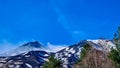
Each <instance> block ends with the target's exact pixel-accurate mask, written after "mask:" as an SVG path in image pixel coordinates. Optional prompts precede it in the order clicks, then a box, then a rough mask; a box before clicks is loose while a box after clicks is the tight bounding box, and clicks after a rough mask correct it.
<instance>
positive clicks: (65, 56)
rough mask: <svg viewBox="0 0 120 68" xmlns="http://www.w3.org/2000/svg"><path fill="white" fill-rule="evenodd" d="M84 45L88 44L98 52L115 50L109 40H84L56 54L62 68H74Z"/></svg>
mask: <svg viewBox="0 0 120 68" xmlns="http://www.w3.org/2000/svg"><path fill="white" fill-rule="evenodd" d="M85 44H89V45H90V46H91V47H92V48H93V49H95V50H98V51H105V52H106V53H107V52H109V51H110V49H111V48H115V45H114V44H113V43H112V42H111V41H109V40H84V41H80V42H79V43H77V44H74V45H71V46H69V47H67V48H65V49H63V50H60V51H58V52H57V53H56V58H58V59H61V61H62V63H63V68H74V67H73V64H75V63H76V62H77V61H78V60H79V59H81V58H80V56H81V52H82V50H83V47H84V45H85Z"/></svg>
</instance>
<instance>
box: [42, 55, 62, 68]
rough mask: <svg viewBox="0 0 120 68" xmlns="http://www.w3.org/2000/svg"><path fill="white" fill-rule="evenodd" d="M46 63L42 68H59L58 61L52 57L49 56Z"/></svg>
mask: <svg viewBox="0 0 120 68" xmlns="http://www.w3.org/2000/svg"><path fill="white" fill-rule="evenodd" d="M48 60H49V61H48V62H45V64H44V65H43V67H42V68H60V66H61V62H60V60H57V59H56V58H55V57H54V55H51V56H50V57H49V58H48Z"/></svg>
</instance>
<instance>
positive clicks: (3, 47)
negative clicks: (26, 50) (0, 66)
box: [0, 40, 25, 54]
mask: <svg viewBox="0 0 120 68" xmlns="http://www.w3.org/2000/svg"><path fill="white" fill-rule="evenodd" d="M23 43H25V41H24V42H18V43H11V42H8V41H7V40H3V41H2V42H0V54H1V53H5V52H7V51H10V50H12V49H15V48H17V47H18V46H20V45H22V44H23Z"/></svg>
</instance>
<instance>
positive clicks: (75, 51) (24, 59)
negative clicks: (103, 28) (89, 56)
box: [0, 39, 115, 68]
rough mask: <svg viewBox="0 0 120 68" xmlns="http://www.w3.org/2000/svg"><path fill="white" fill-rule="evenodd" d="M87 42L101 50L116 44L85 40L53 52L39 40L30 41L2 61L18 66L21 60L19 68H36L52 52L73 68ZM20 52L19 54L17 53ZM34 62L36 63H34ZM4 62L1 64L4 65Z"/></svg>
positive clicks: (107, 41) (1, 60)
mask: <svg viewBox="0 0 120 68" xmlns="http://www.w3.org/2000/svg"><path fill="white" fill-rule="evenodd" d="M86 43H87V44H90V45H91V46H92V48H93V49H96V50H100V51H106V52H109V51H110V50H111V48H115V45H114V44H113V43H112V42H111V41H110V40H101V39H98V40H83V41H80V42H78V43H76V44H73V45H70V46H68V47H66V48H64V49H61V50H59V51H57V52H54V53H51V52H48V51H47V49H44V47H43V45H41V44H40V43H39V42H29V43H26V44H24V45H22V46H20V47H18V48H17V49H15V50H13V51H12V52H11V54H14V53H15V54H14V56H10V57H1V58H0V63H4V64H9V65H12V64H14V65H12V66H16V62H17V61H20V64H19V62H17V63H18V65H17V66H18V68H30V67H31V68H33V66H34V67H35V66H36V68H41V66H42V64H43V63H44V62H45V61H47V58H48V57H49V56H50V55H51V54H55V58H57V59H60V60H61V62H62V67H63V68H73V64H75V63H76V62H77V61H78V60H79V59H80V55H81V51H82V49H83V46H84V45H85V44H86ZM18 53H19V55H16V54H18ZM11 54H7V55H11ZM16 60H17V61H16ZM9 62H10V63H9ZM33 62H35V63H34V64H33ZM4 64H2V65H0V66H4ZM24 65H26V66H24ZM7 66H8V65H7ZM12 66H11V67H12ZM22 66H23V67H22ZM8 68H10V67H8Z"/></svg>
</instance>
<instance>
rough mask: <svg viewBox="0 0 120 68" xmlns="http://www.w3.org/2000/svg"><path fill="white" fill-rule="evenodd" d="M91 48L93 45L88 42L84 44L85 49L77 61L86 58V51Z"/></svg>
mask: <svg viewBox="0 0 120 68" xmlns="http://www.w3.org/2000/svg"><path fill="white" fill-rule="evenodd" d="M90 48H91V46H90V45H89V44H88V43H87V44H85V45H84V46H83V50H82V52H81V54H80V59H79V61H78V62H77V63H79V62H81V61H82V60H83V59H84V58H85V56H86V53H87V52H88V50H89V49H90Z"/></svg>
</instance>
